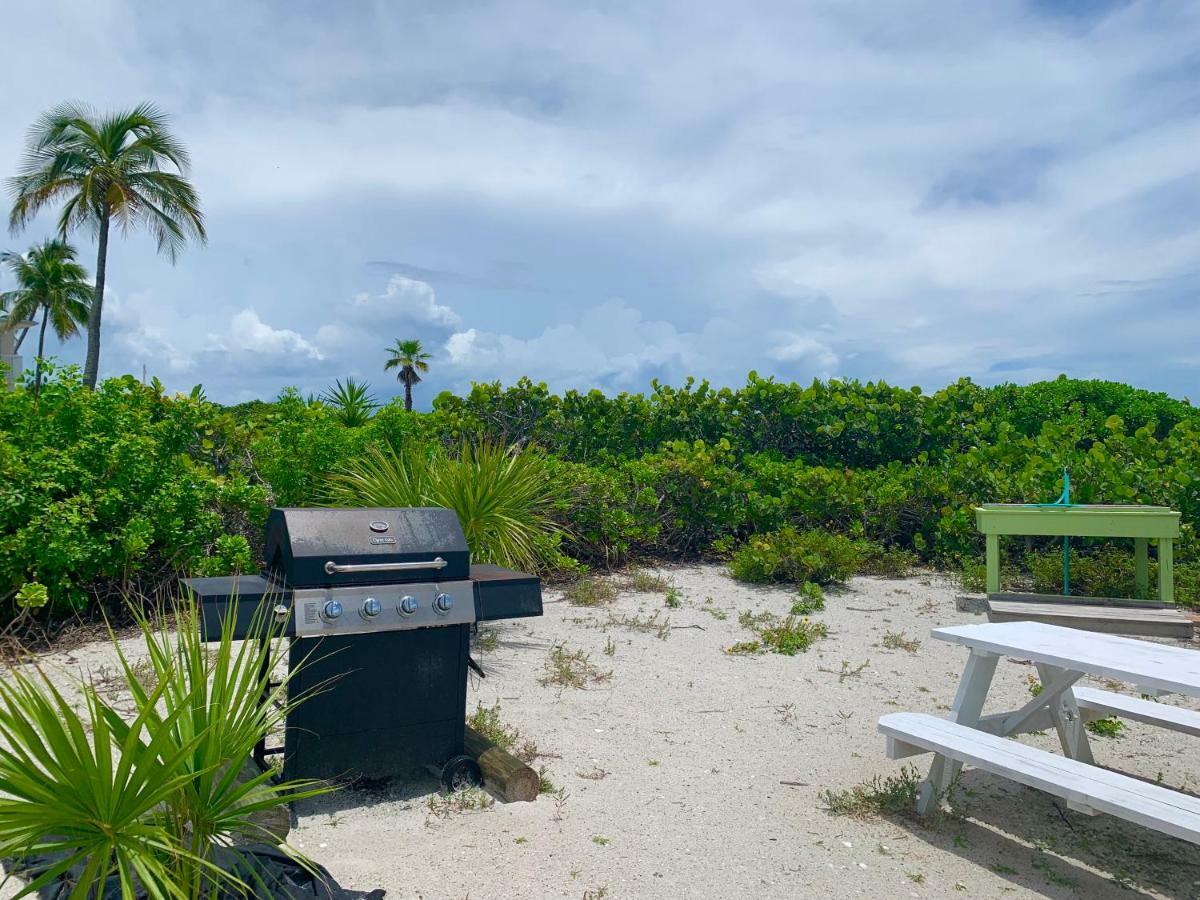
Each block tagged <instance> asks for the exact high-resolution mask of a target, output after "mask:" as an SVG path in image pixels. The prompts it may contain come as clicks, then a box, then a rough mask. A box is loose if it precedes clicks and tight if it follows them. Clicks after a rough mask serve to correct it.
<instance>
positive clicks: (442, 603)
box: [433, 594, 454, 613]
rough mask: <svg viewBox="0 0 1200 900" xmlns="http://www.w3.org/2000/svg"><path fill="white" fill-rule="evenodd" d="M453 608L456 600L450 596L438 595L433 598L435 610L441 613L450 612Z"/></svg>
mask: <svg viewBox="0 0 1200 900" xmlns="http://www.w3.org/2000/svg"><path fill="white" fill-rule="evenodd" d="M452 606H454V598H453V597H451V596H450V595H449V594H438V595H437V596H436V597H434V598H433V608H434V609H436V610H437V611H438V612H440V613H448V612H450V608H451V607H452Z"/></svg>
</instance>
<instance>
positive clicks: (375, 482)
mask: <svg viewBox="0 0 1200 900" xmlns="http://www.w3.org/2000/svg"><path fill="white" fill-rule="evenodd" d="M328 500H329V503H330V505H332V506H442V507H446V508H448V509H452V510H454V512H455V513H457V515H458V521H459V522H460V523H462V527H463V532H464V533H465V534H466V537H467V544H468V546H469V547H470V548H471V556H472V558H473V559H474V560H475V561H476V562H491V563H497V564H499V565H502V566H513V567H516V568H532V569H538V568H541V567H542V566H544V565H545V564H546V563H548V562H550V561H552V559H553V558H554V556H555V554H556V551H557V547H558V538H559V536H560V535H561V529H560V528H559V526H558V525H557V524H556V523H555V522H554V521H553V519H552V518H551V508H552V505H553V504H554V502H555V500H556V497H555V494H554V490H553V487H552V485H551V480H550V479H549V478H548V477H547V472H546V463H545V458H544V457H543V456H542V454H541V452H540V451H539V450H537V449H536V448H534V447H532V446H529V445H526V446H524V447H520V448H517V447H505V446H503V445H501V444H494V443H483V444H479V445H471V444H463V445H462V446H461V447H459V449H458V451H457V453H456V454H455V455H450V454H447V453H445V452H443V451H441V450H436V451H425V450H422V449H408V450H405V451H403V452H399V453H398V452H396V451H394V450H392V449H390V448H389V449H385V450H380V449H377V448H372V449H371V450H370V451H369V452H368V453H367V454H366V455H365V456H363V457H362V458H360V459H356V460H354V461H353V462H351V463H348V464H347V465H346V466H344V467H343V468H342V469H341V470H340V471H338V472H335V473H334V474H333V475H332V476H330V479H329V482H328Z"/></svg>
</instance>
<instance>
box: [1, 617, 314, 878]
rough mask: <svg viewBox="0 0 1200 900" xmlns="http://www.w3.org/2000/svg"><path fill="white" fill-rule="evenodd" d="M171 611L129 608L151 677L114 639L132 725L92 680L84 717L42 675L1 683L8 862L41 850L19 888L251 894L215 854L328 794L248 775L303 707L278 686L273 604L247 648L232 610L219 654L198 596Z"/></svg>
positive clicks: (86, 688)
mask: <svg viewBox="0 0 1200 900" xmlns="http://www.w3.org/2000/svg"><path fill="white" fill-rule="evenodd" d="M173 612H174V626H175V627H174V628H163V629H158V628H157V627H156V625H155V623H153V622H151V621H150V620H148V619H147V618H145V617H144V616H141V615H139V614H137V613H136V612H135V615H137V616H138V623H139V625H140V626H141V631H142V636H143V639H144V644H145V649H146V651H147V653H148V655H149V662H150V668H151V672H152V675H153V677H152V678H151V679H145V678H144V676H143V677H139V673H138V672H137V671H136V670H135V666H134V664H133V663H132V662H131V660H130V659H129V658H128V656H127V655H126V653H125V651H124V650H123V649H122V648H121V645H120V644H119V643H117V642H116V638H115V636H113V642H114V644H115V645H116V648H117V652H118V655H119V659H120V663H121V667H122V670H123V672H124V675H125V681H126V683H127V684H126V686H127V688H128V690H129V691H130V693H131V694H132V697H133V705H134V710H135V714H134V716H133V718H132V720H130V721H127V720H126V719H124V718H123V717H122V716H121V715H120V713H119V712H118V711H117V709H116V708H115V707H114V706H113V705H111V704H110V703H108V702H107V701H105V700H104V699H103V698H101V697H100V695H99V693H98V692H97V691H96V690H95V689H94V688H93V687H92V686H90V685H83V686H82V687H81V690H82V693H83V698H84V705H83V712H82V713H80V712H78V711H76V709H75V707H74V705H73V704H72V703H71V702H70V700H69V699H67V698H66V697H64V696H63V694H61V693H60V692H59V691H58V689H57V688H56V687H55V686H54V683H53V681H52V680H51V679H50V678H48V677H47V676H45V675H44V674H42V673H41V672H40V671H37V670H34V672H33V673H32V674H26V673H23V672H21V671H20V670H13V672H10V673H9V675H7V676H6V677H5V679H3V680H0V740H3V742H4V744H5V747H6V750H7V752H5V753H0V791H2V795H0V856H4V857H15V858H16V859H17V860H18V863H19V862H20V860H22V859H28V858H29V857H30V856H32V855H36V856H39V857H41V861H40V862H39V864H37V865H36V866H29V867H26V869H25V870H24V871H25V874H26V875H27V878H28V882H27V884H26V885H25V887H24V888H23V889H22V891H21V892H20V893H19V894H18V896H23V895H26V894H30V893H34V892H36V891H39V890H41V889H42V888H44V887H47V886H49V885H50V884H51V883H58V884H67V885H69V886H70V896H71V897H72V898H75V897H79V898H87V897H93V896H100V895H101V891H100V890H99V888H100V887H101V886H105V885H107V886H108V890H111V889H112V888H118V889H119V891H120V893H121V895H122V896H123V897H127V898H133V897H135V896H141V895H143V894H144V895H148V896H150V897H155V898H179V900H184V898H197V897H204V896H206V895H207V894H210V893H218V892H219V889H221V888H226V889H233V890H235V891H237V892H239V893H242V892H244V893H247V894H248V895H250V896H253V895H255V893H256V892H254V891H253V890H252V887H251V886H249V885H246V884H244V883H242V882H240V881H239V879H238V878H236V877H235V876H234V875H232V874H230V872H228V871H225V870H224V869H222V867H220V866H219V865H217V864H216V863H215V862H214V860H213V856H214V852H215V851H216V850H217V848H219V847H222V846H225V845H228V844H230V843H231V842H232V841H233V840H234V839H235V838H236V837H239V836H248V837H251V838H253V837H257V836H260V835H261V834H262V833H263V829H262V828H261V827H260V826H258V825H257V824H256V823H255V821H254V819H253V818H252V816H253V815H254V814H255V813H258V812H260V811H262V810H266V809H269V808H272V807H277V806H280V805H282V804H284V803H287V802H289V801H291V800H296V799H300V798H303V797H310V796H314V795H316V794H319V793H324V792H325V791H327V790H329V788H328V787H327V786H325V785H324V784H318V783H314V782H290V783H283V784H276V783H274V782H273V781H272V780H271V776H270V775H269V774H268V773H261V774H259V775H257V776H255V777H249V778H247V777H246V776H245V775H244V774H243V771H242V764H243V762H244V761H245V760H247V759H249V757H250V753H251V751H252V750H253V749H254V746H255V744H256V743H257V742H258V741H259V740H260V739H261V738H263V737H264V736H265V735H266V734H267V733H268V732H269V731H271V730H272V729H273V728H275V727H277V726H279V725H281V724H282V722H283V720H284V718H285V717H286V715H287V713H288V711H289V708H290V707H294V705H295V701H294V700H289V699H288V698H287V689H286V687H285V686H284V685H276V684H275V683H274V682H273V681H272V680H271V679H272V674H271V673H272V669H273V668H274V666H275V664H276V663H278V662H279V661H280V654H281V653H282V652H284V651H283V650H282V644H281V642H278V641H273V640H272V638H273V637H276V636H277V634H278V632H277V630H276V629H277V626H274V625H273V624H270V623H269V619H268V617H267V616H266V615H265V606H264V613H263V614H260V615H259V617H258V618H257V619H256V621H255V623H254V625H253V626H252V628H251V633H252V637H251V639H249V640H245V641H242V642H236V641H234V640H233V627H232V626H233V621H234V618H235V617H234V616H232V615H231V616H226V617H225V627H224V628H223V630H222V634H221V639H220V642H219V643H218V644H217V645H216V646H215V649H210V648H209V646H208V645H206V644H205V643H203V642H202V640H201V638H200V629H199V622H198V618H197V617H198V612H197V610H196V607H195V605H194V603H190V602H183V603H180V604H178V605H177V606H176V607H175V608H174V610H173ZM296 671H297V669H296V668H293V669H291V671H290V672H289V673H288V674H287V675H285V676H284V682H285V683H286V682H287V681H288V680H290V678H291V677H293V676H294V674H295V672H296ZM143 681H152V682H153V685H154V686H153V687H146V686H144V685H143ZM287 849H288V848H285V850H287ZM288 852H289V853H290V855H292V856H293V858H294V859H296V860H297V862H299V863H300V864H302V865H306V866H309V867H311V866H312V864H311V863H309V862H308V861H307V860H305V859H304V858H303V857H302V856H300V855H299V854H298V853H296V851H292V850H288ZM18 868H20V866H18ZM114 882H115V883H114ZM63 895H64V896H65V895H66V894H65V893H64V894H63ZM105 895H106V896H107V893H106V894H105Z"/></svg>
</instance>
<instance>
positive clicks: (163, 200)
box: [9, 103, 207, 388]
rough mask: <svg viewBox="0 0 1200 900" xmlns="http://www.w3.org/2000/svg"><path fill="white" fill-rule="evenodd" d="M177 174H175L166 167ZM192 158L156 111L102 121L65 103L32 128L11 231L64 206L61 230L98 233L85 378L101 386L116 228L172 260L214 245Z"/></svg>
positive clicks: (15, 181) (15, 187)
mask: <svg viewBox="0 0 1200 900" xmlns="http://www.w3.org/2000/svg"><path fill="white" fill-rule="evenodd" d="M168 165H169V166H170V167H172V168H173V169H174V170H175V171H168V170H167V169H166V168H164V167H165V166H168ZM187 170H188V155H187V151H186V150H185V149H184V148H183V145H182V144H180V143H179V142H178V141H177V140H176V139H175V137H174V136H173V135H172V134H171V132H170V129H169V128H168V119H167V117H166V116H165V115H164V114H163V113H162V112H160V111H159V110H158V108H157V107H155V106H153V105H152V104H149V103H143V104H141V105H140V106H136V107H134V108H133V109H131V110H122V111H120V112H116V113H112V114H107V115H104V116H100V115H98V114H97V113H96V112H95V111H94V110H92V109H91V108H90V107H88V106H84V105H81V104H77V103H64V104H62V105H61V106H56V107H54V108H53V109H51V110H49V111H48V112H47V113H45V114H44V115H43V116H42V117H41V118H40V119H38V121H37V122H36V123H35V124H34V126H33V128H32V129H30V132H29V137H28V139H27V140H26V144H25V158H24V160H23V161H22V163H21V168H20V170H19V172H18V174H17V176H16V177H15V178H12V179H9V188H10V189H11V191H12V195H13V206H12V212H11V214H10V216H9V226H10V228H11V229H12V230H13V232H14V233H15V232H17V231H19V230H20V229H21V228H23V227H24V226H25V225H26V224H27V223H28V222H29V220H30V219H32V218H33V217H34V216H35V215H37V213H38V212H39V211H40V210H41V209H42V208H43V207H45V206H49V205H51V204H53V203H56V202H59V201H61V202H62V204H63V206H62V209H61V210H60V211H59V217H58V230H59V233H60V234H61V235H62V236H63V237H64V238H65V237H66V236H67V233H68V232H69V231H71V230H72V229H77V228H88V229H89V230H91V231H92V232H94V233H95V234H96V237H97V253H96V285H95V289H94V291H93V294H92V304H91V310H90V314H89V316H88V325H87V358H86V360H85V362H84V366H83V378H84V381H85V382H86V384H87V385H88V387H93V388H94V387H95V386H96V374H97V372H98V371H99V368H100V316H101V314H102V312H103V307H104V278H105V265H106V263H107V261H108V233H109V226H110V225H111V224H112V223H114V222H115V223H116V224H117V225H119V226H120V227H121V231H122V233H125V232H127V231H129V229H130V228H135V227H143V228H146V229H147V230H148V231H149V232H150V233H151V234H152V235H153V236H154V238H155V240H156V241H157V242H158V250H159V252H160V253H166V254H167V256H168V257H169V258H170V260H171V262H174V261H175V257H176V255H177V254H178V253H179V251H180V250H181V249H182V248H183V246H184V244H186V243H187V240H188V238H189V237H191V238H195V239H197V240H199V241H201V242H204V241H205V240H206V239H207V236H206V234H205V231H204V216H203V214H202V213H201V212H200V200H199V197H198V196H197V194H196V190H195V188H193V187H192V185H191V184H190V183H189V182H188V181H187V179H186V178H185V177H184V176H185V175H186V174H187Z"/></svg>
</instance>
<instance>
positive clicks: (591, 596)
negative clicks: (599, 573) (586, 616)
mask: <svg viewBox="0 0 1200 900" xmlns="http://www.w3.org/2000/svg"><path fill="white" fill-rule="evenodd" d="M563 596H564V597H566V599H567V602H568V603H570V604H571V605H572V606H604V605H605V604H608V603H612V602H613V601H614V600H616V599H617V588H616V586H615V585H614V584H613V583H612V582H611V581H607V580H605V579H603V578H594V577H593V578H580V579H579V580H578V581H576V582H574V583H573V584H571V585H570V586H568V587H567V589H566V591H565V592H564V593H563Z"/></svg>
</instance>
